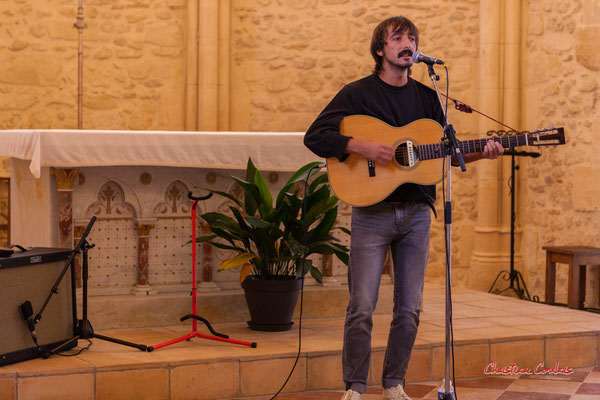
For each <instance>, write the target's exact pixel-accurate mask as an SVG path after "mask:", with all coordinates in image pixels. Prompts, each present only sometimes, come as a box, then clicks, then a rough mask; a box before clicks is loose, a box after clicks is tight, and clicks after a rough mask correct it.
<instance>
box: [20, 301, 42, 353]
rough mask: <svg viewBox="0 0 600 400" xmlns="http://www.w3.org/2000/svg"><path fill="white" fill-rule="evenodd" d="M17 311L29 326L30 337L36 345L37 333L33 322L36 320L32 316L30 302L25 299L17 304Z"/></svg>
mask: <svg viewBox="0 0 600 400" xmlns="http://www.w3.org/2000/svg"><path fill="white" fill-rule="evenodd" d="M19 312H20V313H21V316H22V317H23V319H24V320H25V322H27V327H28V328H29V332H31V338H32V339H33V341H34V343H35V344H36V346H37V344H38V341H37V333H36V332H35V324H36V322H37V321H36V320H35V319H34V318H33V307H32V306H31V302H30V301H29V300H27V301H25V302H24V303H23V304H21V305H20V306H19Z"/></svg>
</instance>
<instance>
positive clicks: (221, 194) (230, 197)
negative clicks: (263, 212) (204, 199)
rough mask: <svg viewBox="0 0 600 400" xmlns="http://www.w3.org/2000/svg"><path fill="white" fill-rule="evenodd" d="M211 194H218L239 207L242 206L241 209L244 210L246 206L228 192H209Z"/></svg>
mask: <svg viewBox="0 0 600 400" xmlns="http://www.w3.org/2000/svg"><path fill="white" fill-rule="evenodd" d="M203 190H209V189H205V188H203ZM209 191H210V192H213V193H214V194H218V195H219V196H222V197H225V198H227V199H229V200H231V201H233V202H234V203H235V204H237V205H238V206H240V208H243V207H244V206H243V205H242V203H240V201H239V200H238V199H236V198H235V197H233V196H232V195H230V194H229V193H226V192H221V191H218V190H209Z"/></svg>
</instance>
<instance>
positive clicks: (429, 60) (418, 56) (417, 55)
mask: <svg viewBox="0 0 600 400" xmlns="http://www.w3.org/2000/svg"><path fill="white" fill-rule="evenodd" d="M412 60H413V62H414V63H415V64H416V63H420V62H424V63H425V64H428V65H433V64H444V62H443V61H442V60H438V59H437V58H434V57H429V56H426V55H425V54H423V53H421V52H420V51H415V52H414V53H413V55H412Z"/></svg>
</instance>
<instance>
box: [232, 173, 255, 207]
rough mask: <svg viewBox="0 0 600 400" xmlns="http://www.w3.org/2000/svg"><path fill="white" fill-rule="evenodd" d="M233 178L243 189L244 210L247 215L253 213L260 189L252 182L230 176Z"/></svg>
mask: <svg viewBox="0 0 600 400" xmlns="http://www.w3.org/2000/svg"><path fill="white" fill-rule="evenodd" d="M232 178H233V180H234V181H235V182H236V183H237V184H238V185H239V186H240V187H241V188H242V189H244V211H245V212H246V214H248V215H254V214H255V213H256V210H257V209H258V204H259V203H260V191H259V190H258V187H257V186H256V185H255V184H254V183H250V182H248V181H244V180H242V179H240V178H237V177H235V176H232Z"/></svg>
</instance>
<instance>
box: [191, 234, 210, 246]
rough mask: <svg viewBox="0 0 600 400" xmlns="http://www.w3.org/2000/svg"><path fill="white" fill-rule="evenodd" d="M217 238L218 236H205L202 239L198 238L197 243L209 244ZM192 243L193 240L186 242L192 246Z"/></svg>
mask: <svg viewBox="0 0 600 400" xmlns="http://www.w3.org/2000/svg"><path fill="white" fill-rule="evenodd" d="M216 237H217V235H204V236H200V237H197V238H196V243H202V242H208V241H210V240H213V239H214V238H216ZM190 243H192V241H191V240H189V241H188V242H186V244H190Z"/></svg>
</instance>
